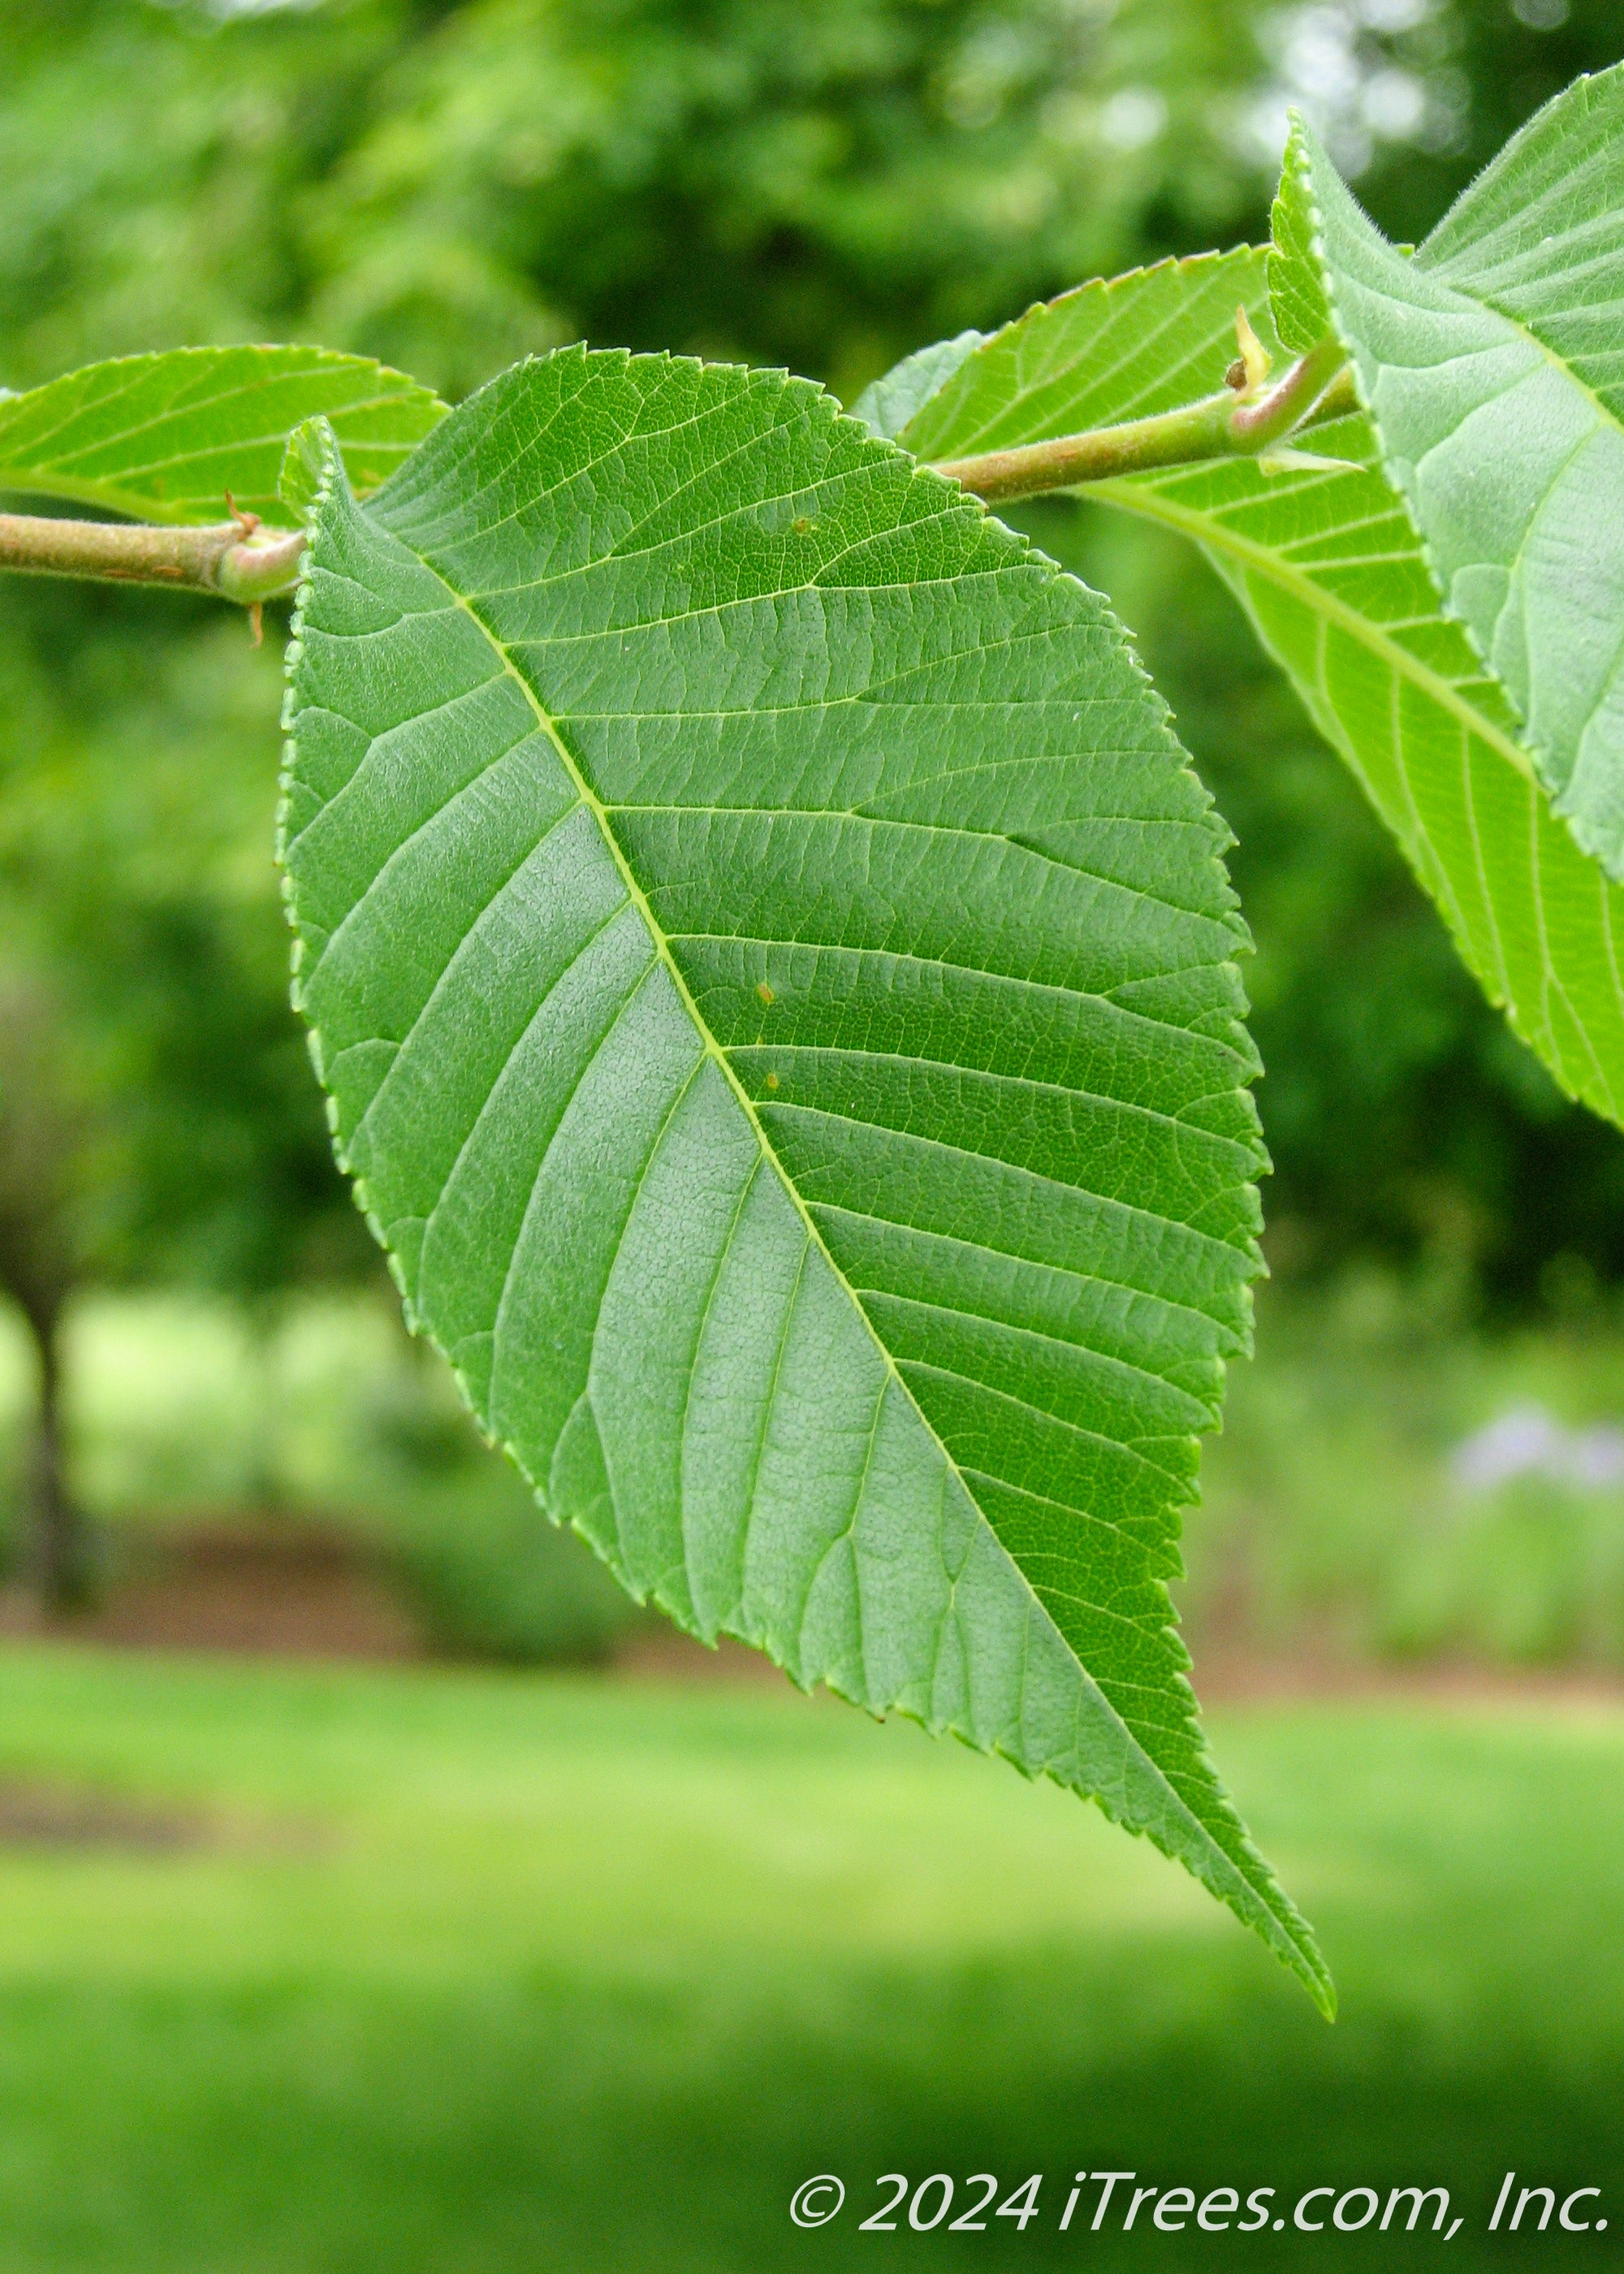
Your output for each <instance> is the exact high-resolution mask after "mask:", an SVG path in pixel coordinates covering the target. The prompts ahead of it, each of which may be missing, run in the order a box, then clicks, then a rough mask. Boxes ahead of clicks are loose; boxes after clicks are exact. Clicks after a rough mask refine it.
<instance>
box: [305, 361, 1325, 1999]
mask: <svg viewBox="0 0 1624 2274" xmlns="http://www.w3.org/2000/svg"><path fill="white" fill-rule="evenodd" d="M308 563H309V573H308V579H307V583H306V584H305V589H304V591H303V595H302V599H301V604H300V612H299V616H298V620H297V635H296V638H295V642H294V644H293V647H292V650H291V651H290V653H291V664H290V674H291V677H290V689H289V725H290V732H291V738H292V739H291V742H290V746H289V748H290V756H289V774H288V783H287V799H286V807H285V820H284V860H285V862H286V867H287V872H288V878H289V892H290V896H291V905H292V911H293V917H294V922H295V925H296V929H297V959H296V960H297V999H298V1002H299V1005H300V1006H301V1008H302V1009H303V1011H304V1012H305V1015H306V1017H307V1018H308V1019H309V1020H310V1021H311V1024H312V1036H313V1043H314V1049H315V1053H316V1057H317V1060H318V1064H319V1066H320V1072H321V1074H322V1078H323V1080H324V1081H325V1082H326V1084H327V1088H328V1090H329V1093H330V1100H331V1111H332V1115H333V1120H334V1126H335V1132H336V1136H337V1142H338V1146H339V1148H340V1152H341V1156H342V1159H343V1161H344V1163H345V1164H346V1165H347V1167H348V1168H349V1169H350V1171H351V1172H352V1173H353V1174H354V1176H355V1178H356V1179H357V1193H358V1197H359V1198H360V1199H361V1201H362V1203H363V1205H364V1206H365V1209H366V1210H367V1212H368V1215H369V1217H370V1219H371V1221H372V1224H373V1226H374V1228H375V1230H376V1231H377V1233H378V1236H379V1238H380V1239H381V1240H382V1241H383V1242H384V1243H385V1245H386V1246H387V1248H388V1250H389V1251H390V1254H391V1255H392V1258H393V1260H394V1267H395V1272H396V1276H397V1277H398V1279H399V1282H400V1285H401V1288H402V1292H403V1294H404V1297H405V1300H406V1305H407V1309H408V1314H409V1316H410V1320H411V1322H412V1323H413V1325H414V1326H415V1327H416V1328H417V1329H418V1330H419V1331H422V1332H426V1333H427V1334H429V1335H431V1336H432V1337H433V1338H434V1340H435V1341H436V1342H437V1343H438V1344H439V1345H440V1348H441V1349H442V1350H444V1351H445V1352H446V1353H447V1356H448V1358H449V1359H450V1360H451V1363H452V1365H453V1367H455V1370H456V1374H457V1377H458V1379H459V1382H461V1384H462V1389H463V1391H464V1394H465V1395H466V1397H467V1398H468V1400H469V1403H470V1405H471V1406H472V1407H473V1409H474V1412H476V1414H477V1416H478V1418H479V1419H480V1421H481V1424H482V1426H483V1427H485V1429H486V1430H487V1431H488V1433H489V1434H491V1435H492V1437H493V1438H494V1439H496V1440H498V1441H500V1442H502V1443H503V1444H504V1445H506V1446H507V1447H508V1449H509V1451H510V1452H511V1453H512V1455H513V1457H514V1458H515V1460H516V1461H517V1462H518V1464H519V1465H520V1466H521V1467H522V1468H523V1471H524V1472H525V1474H526V1475H527V1476H528V1477H529V1478H530V1480H531V1481H532V1482H533V1483H534V1485H535V1486H536V1488H537V1490H538V1494H539V1495H540V1497H541V1500H542V1502H543V1503H544V1505H545V1508H546V1509H547V1510H548V1511H549V1512H550V1513H551V1514H552V1515H553V1517H555V1518H559V1519H563V1520H567V1521H568V1522H571V1523H573V1524H574V1525H575V1526H576V1527H577V1529H578V1530H580V1531H581V1532H583V1533H584V1534H585V1535H586V1537H587V1538H588V1539H589V1540H591V1541H592V1542H593V1544H594V1545H595V1546H596V1547H598V1550H599V1551H600V1553H601V1554H602V1555H604V1556H605V1559H606V1560H607V1561H608V1562H609V1563H610V1564H611V1565H612V1567H613V1570H615V1571H616V1572H617V1574H618V1575H619V1576H620V1578H621V1579H622V1581H623V1582H624V1584H625V1585H627V1586H628V1588H629V1589H630V1590H631V1591H632V1593H634V1594H635V1595H637V1596H639V1597H642V1598H648V1597H651V1598H652V1599H653V1600H656V1601H657V1602H658V1603H659V1604H661V1605H662V1606H663V1607H664V1608H665V1609H666V1610H667V1611H668V1612H669V1613H670V1614H671V1615H672V1616H673V1618H675V1619H677V1620H678V1621H680V1623H682V1624H683V1625H685V1626H687V1627H688V1628H690V1629H691V1630H693V1631H694V1632H695V1633H697V1634H699V1635H701V1636H703V1637H704V1638H707V1639H711V1638H715V1637H716V1636H717V1635H718V1634H719V1633H723V1632H726V1633H728V1634H733V1635H737V1636H740V1637H741V1638H743V1639H744V1640H746V1641H747V1642H749V1643H752V1644H755V1645H758V1646H759V1647H761V1648H762V1649H763V1650H765V1651H767V1652H769V1653H771V1656H772V1657H773V1658H774V1659H776V1660H778V1663H779V1664H781V1665H782V1666H784V1667H785V1668H787V1669H788V1671H789V1673H790V1674H791V1675H793V1678H794V1679H795V1680H796V1681H797V1682H799V1683H808V1684H809V1683H818V1682H822V1683H827V1684H828V1685H829V1687H830V1688H831V1689H833V1690H837V1691H838V1692H839V1693H840V1694H841V1695H842V1696H844V1697H846V1698H851V1699H853V1700H854V1701H856V1702H857V1703H859V1704H861V1705H863V1706H868V1708H869V1709H870V1710H871V1711H873V1712H876V1713H885V1712H888V1711H891V1710H893V1709H894V1710H896V1711H898V1712H901V1713H906V1714H909V1715H912V1716H914V1718H916V1719H917V1720H919V1721H921V1722H923V1723H924V1724H925V1726H926V1727H927V1728H930V1729H933V1730H951V1731H952V1732H954V1733H955V1734H957V1735H958V1736H960V1737H962V1738H964V1739H966V1741H967V1742H968V1743H972V1744H974V1745H976V1746H979V1747H981V1748H984V1749H986V1750H988V1751H997V1752H1001V1753H1004V1754H1005V1755H1006V1756H1007V1757H1008V1758H1010V1759H1011V1760H1012V1761H1013V1762H1014V1763H1015V1764H1016V1765H1017V1766H1019V1767H1020V1768H1022V1769H1023V1770H1025V1771H1026V1772H1027V1773H1043V1774H1046V1775H1049V1776H1051V1777H1054V1778H1056V1779H1057V1780H1058V1781H1060V1782H1062V1783H1063V1784H1065V1785H1068V1786H1070V1787H1071V1788H1074V1789H1075V1790H1077V1791H1079V1792H1080V1793H1084V1794H1089V1795H1092V1796H1095V1797H1097V1798H1098V1799H1099V1801H1100V1802H1101V1805H1102V1806H1103V1807H1104V1808H1105V1809H1106V1810H1107V1811H1108V1812H1109V1814H1111V1815H1112V1816H1113V1817H1115V1818H1116V1819H1117V1820H1118V1821H1119V1822H1121V1823H1123V1824H1125V1825H1127V1826H1130V1827H1132V1829H1133V1830H1135V1831H1141V1832H1145V1833H1147V1834H1149V1835H1150V1837H1151V1838H1152V1839H1153V1840H1154V1841H1155V1842H1156V1843H1157V1844H1158V1845H1159V1846H1161V1847H1162V1848H1163V1849H1165V1850H1166V1851H1167V1852H1168V1853H1169V1855H1172V1856H1177V1857H1179V1858H1180V1859H1181V1860H1182V1861H1183V1862H1184V1863H1185V1864H1187V1865H1188V1866H1189V1868H1190V1869H1191V1870H1192V1871H1193V1872H1195V1873H1196V1874H1197V1875H1198V1876H1199V1878H1200V1879H1203V1880H1204V1881H1205V1882H1206V1884H1207V1886H1209V1887H1211V1888H1212V1889H1213V1890H1214V1892H1215V1893H1216V1894H1220V1895H1221V1896H1222V1898H1223V1899H1224V1900H1225V1901H1227V1902H1229V1904H1231V1905H1232V1906H1233V1908H1234V1909H1236V1910H1237V1912H1238V1913H1239V1914H1240V1916H1242V1917H1243V1918H1244V1919H1245V1920H1247V1921H1248V1922H1249V1923H1250V1924H1252V1926H1253V1927H1255V1928H1256V1929H1257V1931H1259V1933H1260V1934H1261V1935H1262V1936H1263V1937H1264V1939H1266V1940H1267V1942H1268V1943H1269V1945H1270V1946H1271V1947H1272V1948H1273V1949H1274V1951H1275V1952H1277V1953H1278V1954H1279V1955H1280V1956H1281V1957H1282V1958H1283V1959H1284V1960H1285V1961H1286V1962H1287V1963H1288V1964H1289V1965H1290V1966H1292V1967H1293V1968H1295V1969H1296V1970H1297V1973H1298V1974H1299V1975H1300V1976H1301V1977H1302V1978H1303V1979H1304V1982H1305V1983H1306V1984H1308V1985H1309V1987H1310V1989H1311V1990H1312V1992H1313V1994H1314V1996H1315V1997H1316V1998H1317V1999H1319V2000H1320V2002H1321V2003H1322V2004H1323V2003H1326V2002H1327V2000H1328V1997H1329V1990H1328V1985H1327V1980H1326V1977H1325V1973H1324V1969H1323V1968H1322V1966H1321V1963H1320V1962H1319V1957H1318V1955H1317V1954H1316V1953H1315V1951H1314V1948H1313V1945H1312V1940H1311V1939H1310V1937H1309V1935H1308V1931H1307V1930H1306V1928H1305V1927H1304V1925H1303V1924H1302V1922H1301V1920H1300V1919H1299V1918H1298V1917H1297V1913H1296V1912H1295V1911H1294V1910H1293V1909H1292V1908H1291V1906H1290V1904H1289V1902H1288V1901H1287V1900H1286V1899H1285V1897H1284V1896H1283V1895H1282V1894H1281V1893H1280V1891H1279V1889H1278V1888H1277V1886H1275V1884H1274V1879H1273V1878H1272V1877H1271V1875H1270V1873H1269V1871H1268V1869H1267V1865H1265V1864H1264V1863H1263V1862H1262V1861H1261V1859H1260V1858H1259V1856H1258V1855H1257V1853H1256V1851H1255V1850H1254V1849H1253V1848H1252V1846H1251V1844H1250V1842H1249V1841H1248V1840H1247V1838H1246V1836H1245V1834H1244V1831H1243V1830H1242V1828H1241V1826H1240V1825H1239V1823H1238V1821H1237V1818H1236V1816H1235V1814H1234V1812H1233V1810H1232V1808H1231V1807H1230V1804H1229V1802H1228V1800H1227V1798H1226V1797H1225V1796H1224V1794H1223V1792H1222V1788H1221V1787H1220V1786H1219V1784H1218V1783H1217V1781H1216V1779H1215V1778H1214V1773H1213V1771H1212V1769H1211V1767H1210V1766H1209V1763H1208V1761H1207V1756H1206V1754H1205V1751H1204V1750H1203V1748H1202V1745H1201V1742H1200V1739H1199V1732H1198V1729H1197V1726H1196V1722H1195V1718H1194V1703H1193V1699H1192V1697H1191V1695H1190V1691H1189V1688H1188V1684H1187V1683H1186V1681H1185V1679H1184V1671H1183V1669H1184V1666H1185V1665H1186V1664H1187V1663H1188V1660H1187V1658H1186V1656H1185V1654H1184V1651H1183V1648H1182V1645H1180V1644H1179V1642H1178V1640H1177V1635H1176V1633H1175V1631H1174V1630H1173V1627H1172V1623H1171V1620H1172V1615H1171V1611H1170V1608H1169V1601H1168V1596H1167V1581H1168V1579H1169V1577H1172V1576H1173V1575H1175V1574H1176V1573H1177V1570H1178V1568H1179V1564H1178V1552H1177V1533H1178V1509H1179V1507H1180V1505H1181V1503H1183V1502H1187V1501H1189V1500H1190V1499H1191V1498H1192V1496H1193V1493H1194V1480H1195V1467H1196V1433H1197V1432H1198V1431H1199V1430H1200V1429H1202V1428H1204V1427H1207V1426H1209V1425H1210V1423H1211V1422H1212V1421H1213V1420H1214V1418H1215V1416H1216V1413H1217V1409H1218V1403H1219V1398H1220V1394H1221V1389H1222V1370H1223V1360H1224V1359H1225V1357H1226V1355H1227V1354H1229V1353H1230V1352H1236V1351H1238V1350H1240V1349H1242V1348H1243V1347H1244V1344H1245V1342H1246V1339H1247V1336H1248V1331H1249V1308H1250V1298H1249V1291H1248V1282H1249V1281H1250V1280H1251V1278H1252V1276H1253V1275H1254V1273H1255V1272H1256V1270H1257V1269H1258V1263H1257V1256H1256V1250H1255V1246H1254V1240H1253V1234H1254V1231H1255V1229H1256V1226H1257V1223H1258V1212H1257V1201H1256V1195H1255V1193H1254V1190H1253V1187H1252V1178H1253V1177H1254V1176H1255V1175H1256V1174H1257V1172H1258V1171H1259V1168H1260V1167H1261V1166H1262V1165H1263V1154H1262V1150H1261V1147H1260V1144H1259V1138H1258V1135H1257V1127H1256V1119H1255V1115H1254V1111H1253V1109H1252V1101H1251V1098H1250V1095H1249V1093H1248V1090H1247V1088H1246V1085H1247V1083H1248V1081H1250V1079H1251V1077H1252V1072H1253V1067H1254V1059H1253V1054H1252V1048H1251V1044H1250V1043H1249V1041H1248V1039H1247V1037H1246V1035H1245V1033H1244V1028H1242V1027H1241V1025H1240V1022H1239V1015H1240V1013H1241V1010H1242V1007H1243V1005H1242V998H1241V994H1240V988H1239V983H1238V979H1237V973H1236V969H1235V964H1234V957H1235V954H1236V953H1237V950H1238V949H1239V948H1241V947H1242V946H1243V945H1244V929H1243V927H1242V924H1241V922H1240V920H1239V918H1238V916H1237V914H1236V912H1235V908H1234V905H1233V898H1232V895H1231V893H1230V892H1229V886H1228V885H1227V883H1226V880H1225V877H1224V873H1223V869H1222V859H1221V855H1222V847H1223V846H1224V844H1225V843H1226V841H1227V837H1226V833H1225V832H1224V831H1223V828H1222V824H1221V823H1220V822H1219V821H1218V820H1217V818H1216V817H1215V816H1214V814H1213V812H1212V810H1211V808H1210V804H1209V802H1208V800H1207V796H1206V794H1205V793H1204V792H1203V791H1202V790H1201V788H1200V787H1199V784H1198V783H1197V781H1196V780H1195V778H1194V776H1193V775H1192V772H1190V770H1189V768H1188V765H1187V764H1186V761H1185V758H1184V752H1183V751H1182V750H1181V749H1180V748H1179V746H1178V744H1177V741H1176V740H1175V738H1174V736H1173V734H1172V733H1171V732H1170V730H1169V726H1168V723H1167V717H1166V712H1165V708H1164V706H1163V705H1162V704H1161V703H1159V701H1158V700H1157V698H1156V697H1155V696H1154V693H1153V692H1152V690H1151V689H1150V688H1149V686H1148V684H1147V681H1146V680H1145V678H1144V675H1143V674H1142V673H1141V671H1140V670H1139V667H1138V666H1137V664H1136V663H1135V661H1134V659H1133V658H1132V654H1131V653H1130V651H1129V650H1128V648H1127V646H1126V644H1125V642H1124V638H1123V636H1122V634H1121V632H1120V630H1119V629H1118V627H1117V626H1116V623H1115V621H1113V619H1112V618H1111V616H1110V614H1109V610H1108V609H1107V608H1106V606H1104V604H1103V603H1102V602H1101V600H1100V599H1097V598H1096V597H1095V596H1094V594H1093V593H1090V592H1088V591H1086V590H1085V589H1084V588H1083V587H1082V586H1081V585H1079V584H1076V583H1075V582H1073V581H1072V580H1071V578H1069V577H1067V576H1063V575H1061V574H1060V573H1059V571H1058V570H1056V569H1055V567H1054V566H1053V564H1052V563H1050V562H1049V561H1045V560H1044V559H1043V558H1042V557H1041V555H1039V554H1037V553H1034V552H1033V551H1032V549H1031V548H1030V546H1027V545H1026V543H1025V542H1024V540H1022V539H1020V538H1018V537H1016V536H1014V535H1013V534H1012V533H1011V532H1010V531H1007V530H1005V529H1004V528H1003V527H1002V526H1001V525H1000V524H999V523H996V522H995V521H993V520H991V519H989V518H988V517H987V516H985V515H984V514H983V513H982V511H981V508H979V507H978V506H976V505H974V503H973V502H971V501H967V500H966V499H964V498H962V497H961V496H960V495H959V493H958V492H957V490H956V489H955V488H954V487H953V486H951V485H949V484H947V483H945V482H944V481H942V480H941V479H940V478H938V477H936V476H934V475H930V474H923V473H920V472H918V471H916V470H914V467H913V466H912V465H911V463H910V462H909V461H908V459H907V458H906V456H904V454H903V453H902V452H901V451H899V450H898V449H896V448H893V447H892V446H891V445H890V444H888V443H883V442H876V441H874V440H870V439H869V438H868V435H867V434H866V433H864V431H863V430H862V428H861V426H859V425H857V424H856V423H855V422H853V421H852V420H850V419H846V418H842V417H841V416H840V415H839V413H838V407H837V405H836V404H835V403H833V402H832V400H831V398H830V397H828V396H827V395H823V394H822V393H821V392H820V390H818V389H817V388H814V387H811V386H809V385H808V384H806V383H805V382H804V381H801V380H790V379H786V377H785V376H784V375H783V374H782V373H762V372H755V373H749V372H744V371H740V370H736V369H727V368H718V367H708V366H705V365H699V364H695V363H691V362H687V361H681V360H672V359H669V358H663V357H639V358H627V357H626V356H624V355H617V354H593V355H589V354H587V353H586V352H585V351H583V350H566V351H563V352H560V353H559V354H557V355H554V356H553V357H551V358H546V359H545V360H542V361H539V362H534V363H530V364H526V365H520V366H519V367H518V368H516V369H515V371H513V372H510V373H508V374H506V375H505V376H504V377H503V378H501V379H500V380H495V381H493V382H492V385H491V386H489V387H487V388H485V389H484V390H483V391H482V392H481V393H480V394H479V395H476V396H474V397H473V398H471V399H470V401H469V402H468V403H465V404H464V405H463V406H462V408H461V409H460V410H456V411H455V412H453V413H452V415H451V416H450V417H449V418H447V420H446V422H445V423H444V425H442V426H441V427H440V428H439V430H438V431H437V432H436V433H434V434H433V435H432V436H431V437H430V439H429V440H428V441H427V442H426V443H425V445H424V447H423V448H422V449H421V450H420V451H419V452H418V454H417V456H416V457H415V458H414V459H412V460H411V462H410V463H409V464H408V465H407V466H406V467H405V468H403V469H402V472H401V473H400V474H399V475H398V476H397V477H396V478H395V480H394V481H393V482H391V483H390V484H389V485H388V486H387V488H386V489H385V490H384V491H383V492H382V493H380V495H379V496H378V497H377V498H376V499H375V500H374V501H373V502H372V506H371V507H370V508H367V509H365V510H363V509H362V508H358V507H357V505H356V504H355V503H354V501H352V499H351V497H350V493H349V491H348V488H347V486H346V485H345V483H344V481H343V479H342V473H341V471H340V470H339V467H338V465H337V463H336V462H334V463H332V464H331V467H330V471H329V474H328V478H327V482H326V484H325V485H324V488H323V492H322V495H321V498H320V501H319V503H318V505H317V507H316V509H315V512H314V515H313V517H312V544H311V550H310V553H309V555H308Z"/></svg>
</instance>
